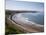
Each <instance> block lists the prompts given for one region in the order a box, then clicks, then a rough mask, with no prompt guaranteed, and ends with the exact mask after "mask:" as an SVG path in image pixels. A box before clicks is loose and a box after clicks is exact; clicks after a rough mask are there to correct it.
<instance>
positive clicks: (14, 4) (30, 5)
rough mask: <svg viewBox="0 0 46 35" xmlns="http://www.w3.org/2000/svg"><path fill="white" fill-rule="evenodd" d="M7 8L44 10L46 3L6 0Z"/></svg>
mask: <svg viewBox="0 0 46 35" xmlns="http://www.w3.org/2000/svg"><path fill="white" fill-rule="evenodd" d="M6 9H10V10H33V11H43V9H44V4H43V3H39V2H26V1H15V0H6Z"/></svg>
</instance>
